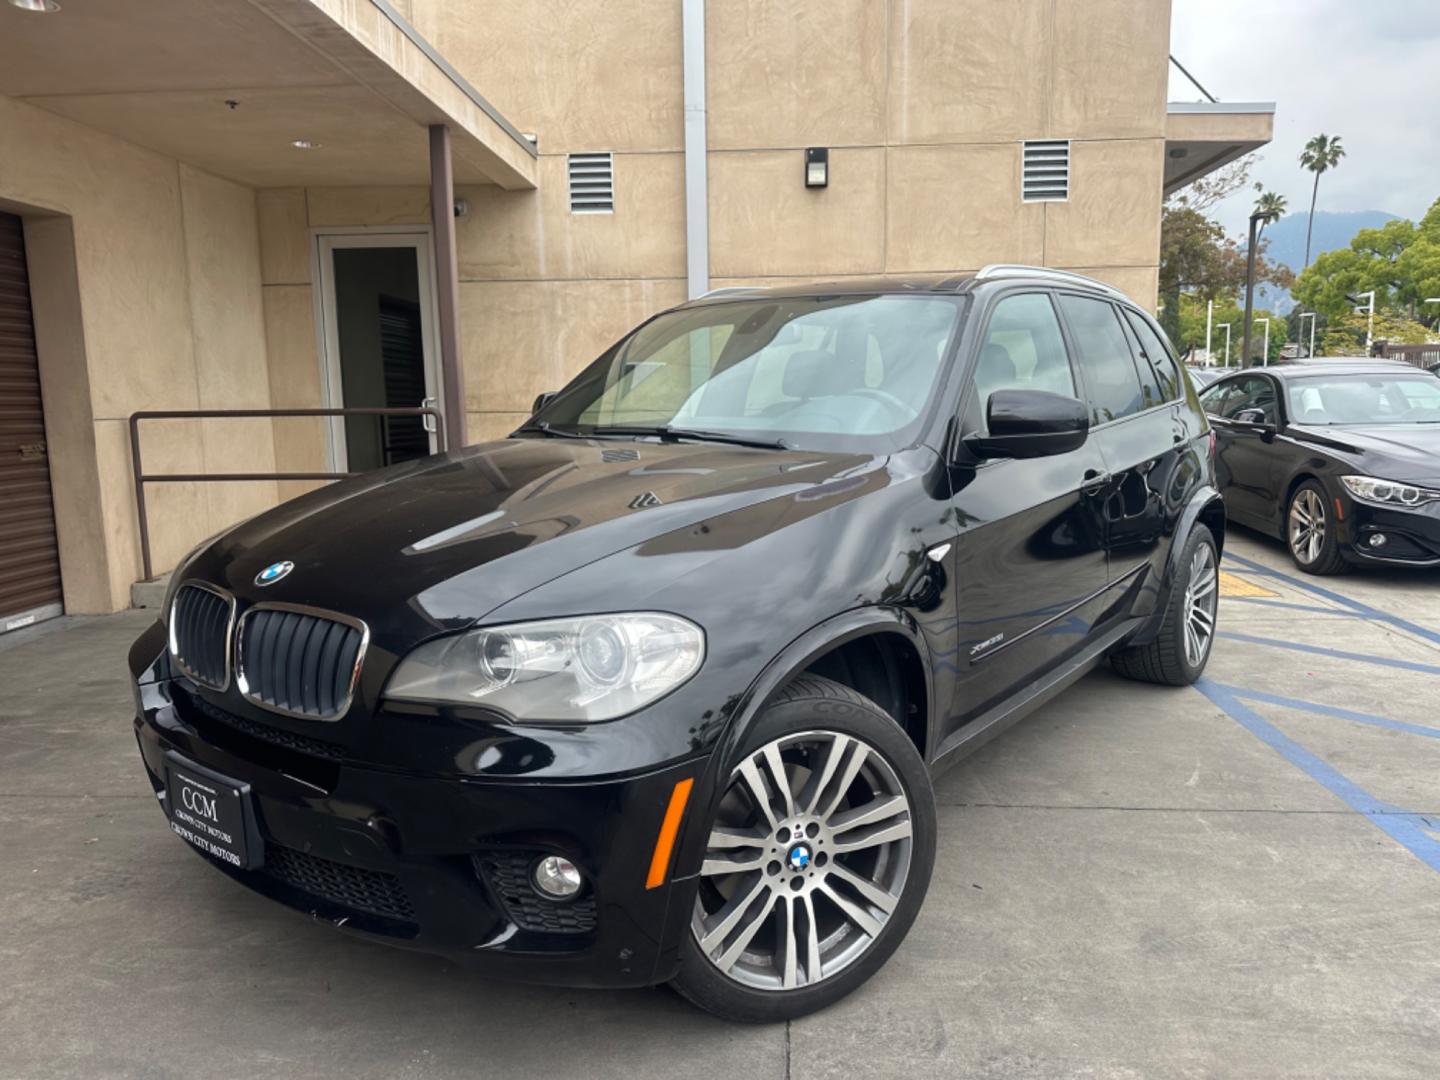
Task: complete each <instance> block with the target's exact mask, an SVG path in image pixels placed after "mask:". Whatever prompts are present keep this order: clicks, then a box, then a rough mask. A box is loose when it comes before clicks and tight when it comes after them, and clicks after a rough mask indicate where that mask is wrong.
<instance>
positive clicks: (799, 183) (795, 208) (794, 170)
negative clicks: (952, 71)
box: [709, 147, 885, 277]
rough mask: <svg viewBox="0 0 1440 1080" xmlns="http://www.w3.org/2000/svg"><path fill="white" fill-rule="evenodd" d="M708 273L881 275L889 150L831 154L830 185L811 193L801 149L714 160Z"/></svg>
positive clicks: (728, 155) (720, 155)
mask: <svg viewBox="0 0 1440 1080" xmlns="http://www.w3.org/2000/svg"><path fill="white" fill-rule="evenodd" d="M709 160H710V272H711V274H712V275H714V276H716V277H775V276H785V275H795V274H867V273H879V272H880V270H881V269H882V268H883V267H884V263H885V255H884V244H885V229H884V222H885V151H884V150H882V149H880V148H878V147H876V148H870V149H864V150H832V151H831V153H830V186H829V187H826V188H807V187H806V186H805V156H804V154H803V152H801V151H800V150H761V151H754V152H744V153H712V154H711V155H710V156H709Z"/></svg>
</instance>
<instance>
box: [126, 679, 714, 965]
mask: <svg viewBox="0 0 1440 1080" xmlns="http://www.w3.org/2000/svg"><path fill="white" fill-rule="evenodd" d="M136 690H137V716H136V719H135V732H136V737H137V740H138V742H139V746H140V752H141V754H142V756H143V757H144V760H145V768H146V771H147V772H148V774H149V776H150V781H151V784H152V785H153V786H154V788H155V792H156V796H157V799H158V800H159V801H160V803H161V806H162V808H164V807H165V801H166V797H165V787H164V780H163V777H164V776H165V764H164V763H165V760H166V754H167V753H168V752H174V753H176V754H178V755H179V756H180V757H181V758H183V759H186V760H188V761H190V762H193V763H195V764H198V765H202V766H204V767H206V768H208V769H211V770H213V771H214V772H216V773H219V774H221V775H223V776H226V777H228V778H230V779H232V780H235V781H237V782H239V783H242V784H248V785H249V786H250V789H251V798H252V805H253V810H254V817H255V820H256V824H257V826H258V830H259V835H260V840H261V842H262V844H263V850H264V853H265V859H264V863H263V864H262V865H261V866H260V868H259V869H254V870H243V869H239V868H236V867H232V866H229V865H225V864H223V863H221V862H220V861H218V860H216V859H213V858H211V857H209V856H203V855H202V856H201V857H202V858H205V859H206V861H207V862H210V863H211V864H212V865H214V866H216V868H217V869H220V870H222V871H223V872H224V873H226V874H228V875H229V876H231V877H232V878H234V879H235V880H237V881H239V882H240V883H241V884H243V885H245V886H247V887H249V888H251V889H253V890H255V891H256V892H259V893H262V894H264V895H266V896H268V897H270V898H272V899H274V900H277V901H279V902H280V903H282V904H285V905H286V906H288V907H291V908H293V909H295V910H297V911H300V912H303V913H306V914H309V915H311V916H313V917H315V918H317V919H321V920H324V921H328V922H330V923H332V924H334V925H335V926H337V927H340V928H341V929H343V930H344V931H346V932H349V933H354V934H359V935H361V936H364V937H368V938H371V939H373V940H379V941H383V942H386V943H388V944H393V945H400V946H404V947H409V948H415V949H421V950H425V951H429V952H437V953H443V954H446V955H449V956H452V957H463V958H466V959H467V961H468V962H469V963H471V964H473V965H475V966H477V967H480V968H482V969H483V970H484V971H486V972H487V973H489V974H493V975H496V976H499V977H507V978H516V979H521V980H524V981H530V982H549V983H558V984H563V985H572V986H610V987H625V986H644V985H649V984H652V983H655V982H661V981H665V980H666V979H668V978H670V977H671V976H672V975H673V974H674V963H675V961H674V957H675V953H676V943H677V941H678V935H679V933H681V932H683V930H684V926H685V923H686V918H685V916H684V914H683V912H684V911H685V910H686V909H687V908H688V890H687V887H686V885H685V883H684V882H680V883H676V884H673V885H672V884H671V883H670V882H669V881H668V880H667V881H666V883H665V884H663V885H660V886H658V887H656V888H646V877H647V873H648V871H649V868H650V861H651V857H652V854H653V851H654V847H655V842H656V838H657V836H658V833H659V828H660V824H661V821H662V819H663V817H664V814H665V809H666V806H667V805H668V802H669V799H670V796H671V793H672V790H673V789H674V786H675V784H676V782H677V781H679V780H683V779H686V778H695V779H696V780H697V781H698V780H699V779H700V777H701V775H702V772H703V769H704V759H695V760H692V761H687V762H684V763H681V764H676V765H669V766H666V767H663V768H659V769H656V770H653V771H650V772H646V773H643V774H641V775H635V776H627V777H625V778H623V779H609V780H602V781H596V782H571V783H544V782H532V781H520V782H501V781H493V780H477V779H474V778H469V777H444V776H430V775H422V774H415V773H411V772H404V771H397V770H388V769H382V768H377V767H373V766H360V765H354V764H349V763H347V762H345V761H343V760H325V759H323V758H321V757H319V756H318V755H316V754H312V753H309V752H308V748H305V747H301V748H299V749H296V748H290V747H280V746H276V745H274V744H272V743H268V742H264V741H261V740H260V739H258V738H255V737H254V736H253V733H249V734H247V733H246V731H245V730H243V729H241V728H237V727H235V726H233V725H232V724H229V723H224V722H222V721H221V720H219V719H217V717H216V714H215V713H214V707H213V706H210V708H209V710H208V711H207V710H206V708H205V706H206V703H205V702H203V701H201V700H200V699H199V698H197V697H195V696H194V695H193V692H192V688H191V687H190V686H189V684H188V683H187V682H185V681H184V680H180V679H167V680H161V681H157V682H149V683H145V682H141V683H139V684H138V685H137V687H136ZM219 715H222V716H223V715H224V714H223V713H221V714H219ZM232 719H233V718H232ZM697 802H698V800H692V801H691V804H690V805H691V807H692V809H693V808H694V807H695V805H696V804H697ZM702 805H703V804H702ZM167 813H168V809H167ZM687 816H688V815H687ZM545 853H549V854H558V855H564V856H565V857H566V858H568V859H570V860H571V861H573V862H574V863H575V864H576V865H577V866H579V867H580V868H581V870H582V871H583V872H584V873H585V875H586V879H587V886H586V889H585V891H584V892H582V894H581V897H580V898H579V899H578V900H577V901H575V902H573V903H571V904H568V905H562V904H554V903H552V902H548V901H542V900H540V899H539V897H538V895H536V894H535V893H534V892H533V890H530V889H529V887H528V868H529V866H530V864H531V863H532V862H533V860H534V859H535V858H538V857H539V856H540V855H542V854H545ZM197 854H198V852H197ZM672 894H675V895H677V896H679V897H680V899H681V901H682V902H680V903H673V904H672ZM672 909H678V910H679V911H680V912H682V914H677V910H672Z"/></svg>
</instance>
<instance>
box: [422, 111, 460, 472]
mask: <svg viewBox="0 0 1440 1080" xmlns="http://www.w3.org/2000/svg"><path fill="white" fill-rule="evenodd" d="M430 225H431V228H432V229H433V231H434V233H435V245H434V246H435V287H436V292H437V293H438V296H437V299H438V301H439V306H440V334H439V338H440V379H441V382H442V383H443V384H444V388H445V392H444V397H445V409H444V414H445V447H446V448H447V449H455V448H457V447H461V446H464V445H465V443H466V441H467V440H466V438H465V368H464V365H463V364H462V362H461V358H460V263H459V258H458V256H457V254H456V249H455V176H454V173H453V171H452V168H451V159H450V129H449V128H448V127H446V126H445V125H444V124H431V125H430Z"/></svg>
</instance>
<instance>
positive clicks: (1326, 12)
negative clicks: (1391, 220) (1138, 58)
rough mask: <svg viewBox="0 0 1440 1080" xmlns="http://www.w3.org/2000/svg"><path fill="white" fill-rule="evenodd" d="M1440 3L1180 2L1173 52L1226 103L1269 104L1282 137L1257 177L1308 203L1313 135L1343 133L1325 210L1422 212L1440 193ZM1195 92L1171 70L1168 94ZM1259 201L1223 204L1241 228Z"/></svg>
mask: <svg viewBox="0 0 1440 1080" xmlns="http://www.w3.org/2000/svg"><path fill="white" fill-rule="evenodd" d="M1437 39H1440V2H1437V0H1372V2H1370V3H1368V4H1357V3H1355V2H1354V0H1248V2H1246V0H1174V2H1173V9H1172V19H1171V28H1170V51H1171V52H1172V53H1173V54H1174V55H1175V56H1176V58H1177V59H1179V61H1180V62H1181V63H1183V64H1184V65H1185V66H1186V67H1187V68H1189V69H1190V71H1191V72H1192V73H1193V74H1194V75H1195V77H1196V78H1197V79H1199V80H1200V82H1201V83H1203V84H1204V85H1205V87H1206V89H1208V90H1209V91H1210V92H1211V93H1212V94H1214V95H1215V96H1216V97H1218V98H1220V100H1221V101H1274V102H1275V103H1276V111H1275V138H1274V141H1273V142H1271V144H1270V145H1269V146H1267V147H1265V148H1264V149H1263V150H1261V151H1260V156H1261V158H1262V160H1261V162H1260V163H1259V164H1258V165H1257V166H1256V168H1255V169H1254V171H1253V173H1252V176H1253V177H1254V179H1256V180H1259V181H1260V182H1261V183H1262V184H1264V185H1265V187H1266V188H1269V189H1273V190H1275V191H1278V192H1280V193H1281V194H1282V195H1284V196H1286V198H1288V199H1289V201H1290V211H1291V212H1292V213H1296V212H1301V213H1303V212H1304V211H1306V210H1308V209H1309V206H1310V185H1311V182H1312V181H1313V176H1312V175H1311V174H1310V173H1308V172H1306V171H1305V170H1303V169H1302V168H1301V167H1300V164H1299V161H1298V158H1299V156H1300V150H1301V148H1302V147H1303V146H1304V145H1305V142H1306V140H1308V139H1309V138H1310V137H1311V136H1312V135H1316V134H1318V133H1320V132H1324V133H1326V134H1327V135H1339V136H1340V137H1341V139H1342V141H1343V144H1344V146H1345V151H1346V156H1345V158H1344V160H1342V161H1341V163H1340V165H1339V167H1338V168H1336V169H1335V170H1334V171H1333V172H1329V173H1326V174H1325V176H1324V177H1322V178H1321V181H1320V199H1319V202H1318V203H1317V209H1320V210H1388V211H1389V212H1390V213H1393V214H1399V215H1401V216H1402V217H1408V218H1418V217H1419V216H1420V215H1421V214H1423V213H1424V212H1425V210H1426V209H1427V208H1428V207H1429V205H1430V204H1431V203H1432V202H1434V201H1435V199H1436V198H1437V197H1440V117H1437V109H1440V104H1437V103H1440V63H1437V62H1436V59H1435V50H1436V48H1437ZM1198 96H1199V95H1198V92H1197V91H1196V90H1195V88H1194V87H1193V86H1191V84H1190V83H1189V82H1188V81H1187V80H1185V78H1184V77H1183V76H1181V75H1180V74H1179V73H1178V72H1177V71H1175V70H1174V69H1173V68H1172V69H1171V78H1170V98H1171V100H1172V101H1194V100H1196V99H1197V98H1198ZM1252 202H1253V197H1252V194H1251V193H1243V194H1241V195H1237V196H1235V197H1234V198H1232V199H1230V200H1228V201H1227V203H1226V204H1224V205H1223V206H1222V207H1221V209H1220V220H1221V223H1222V224H1223V225H1225V227H1226V228H1228V229H1230V230H1231V231H1232V232H1236V233H1239V232H1241V231H1243V229H1244V227H1245V218H1246V216H1247V215H1248V213H1249V211H1250V208H1251V204H1252Z"/></svg>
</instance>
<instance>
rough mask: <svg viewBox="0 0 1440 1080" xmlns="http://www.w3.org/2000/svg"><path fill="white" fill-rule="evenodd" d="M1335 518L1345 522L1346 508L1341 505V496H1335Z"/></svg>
mask: <svg viewBox="0 0 1440 1080" xmlns="http://www.w3.org/2000/svg"><path fill="white" fill-rule="evenodd" d="M1335 516H1336V517H1337V518H1339V519H1340V520H1341V521H1344V520H1345V508H1344V507H1342V506H1341V505H1340V496H1339V495H1336V496H1335Z"/></svg>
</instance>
